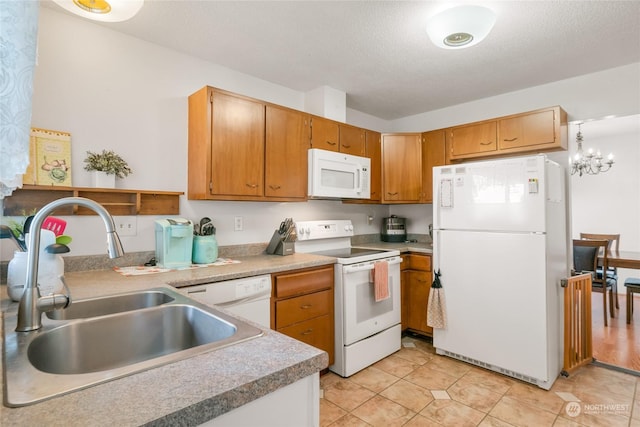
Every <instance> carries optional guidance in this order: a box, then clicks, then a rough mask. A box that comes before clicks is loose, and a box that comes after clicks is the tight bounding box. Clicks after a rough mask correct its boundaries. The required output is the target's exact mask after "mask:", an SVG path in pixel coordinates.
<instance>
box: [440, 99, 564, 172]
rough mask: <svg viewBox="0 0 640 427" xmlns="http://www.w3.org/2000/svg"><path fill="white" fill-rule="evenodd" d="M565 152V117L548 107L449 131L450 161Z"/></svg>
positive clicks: (448, 151)
mask: <svg viewBox="0 0 640 427" xmlns="http://www.w3.org/2000/svg"><path fill="white" fill-rule="evenodd" d="M566 149H567V113H566V112H565V111H564V110H563V109H562V108H560V107H558V106H555V107H549V108H543V109H540V110H535V111H529V112H526V113H520V114H513V115H510V116H504V117H498V118H496V119H491V120H485V121H482V122H477V123H471V124H467V125H462V126H455V127H453V128H450V129H449V131H448V132H447V155H448V156H449V159H451V160H463V159H471V158H476V157H497V156H501V155H510V154H513V153H523V154H524V153H540V152H548V151H556V150H566Z"/></svg>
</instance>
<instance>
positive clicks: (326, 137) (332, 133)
mask: <svg viewBox="0 0 640 427" xmlns="http://www.w3.org/2000/svg"><path fill="white" fill-rule="evenodd" d="M365 139H366V136H365V130H364V129H360V128H357V127H355V126H351V125H347V124H344V123H340V122H336V121H334V120H331V119H326V118H324V117H319V116H311V148H320V149H322V150H329V151H337V152H340V153H345V154H351V155H353V156H364V155H365Z"/></svg>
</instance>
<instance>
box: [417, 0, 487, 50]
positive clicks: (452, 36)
mask: <svg viewBox="0 0 640 427" xmlns="http://www.w3.org/2000/svg"><path fill="white" fill-rule="evenodd" d="M495 23H496V14H495V13H493V11H492V10H491V9H488V8H486V7H484V6H472V5H465V6H456V7H452V8H450V9H446V10H444V11H442V12H440V13H438V14H436V15H434V16H432V17H431V18H429V20H428V21H427V34H428V35H429V38H430V39H431V41H432V42H433V44H435V45H436V46H438V47H441V48H443V49H460V48H465V47H470V46H473V45H476V44H478V43H480V42H481V41H482V40H483V39H484V38H485V37H486V36H487V34H489V31H491V29H492V28H493V24H495Z"/></svg>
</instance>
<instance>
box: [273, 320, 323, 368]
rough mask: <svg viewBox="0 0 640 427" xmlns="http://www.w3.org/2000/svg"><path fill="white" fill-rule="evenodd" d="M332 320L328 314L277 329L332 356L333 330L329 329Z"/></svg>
mask: <svg viewBox="0 0 640 427" xmlns="http://www.w3.org/2000/svg"><path fill="white" fill-rule="evenodd" d="M331 327H332V322H331V317H330V316H329V315H326V316H321V317H316V318H315V319H311V320H307V321H306V322H302V323H296V324H295V325H292V326H288V327H286V328H279V329H277V331H278V332H280V333H283V334H285V335H287V336H290V337H291V338H295V339H297V340H298V341H302V342H303V343H306V344H309V345H312V346H314V347H316V348H319V349H321V350H324V351H326V352H327V353H329V357H330V358H332V356H333V331H332V330H331ZM330 363H332V362H331V361H330Z"/></svg>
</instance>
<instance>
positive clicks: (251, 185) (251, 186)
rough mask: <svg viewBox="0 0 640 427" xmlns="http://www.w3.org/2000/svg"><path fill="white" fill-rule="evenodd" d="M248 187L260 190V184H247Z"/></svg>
mask: <svg viewBox="0 0 640 427" xmlns="http://www.w3.org/2000/svg"><path fill="white" fill-rule="evenodd" d="M246 185H247V187H249V188H258V184H249V183H247V184H246Z"/></svg>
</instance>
